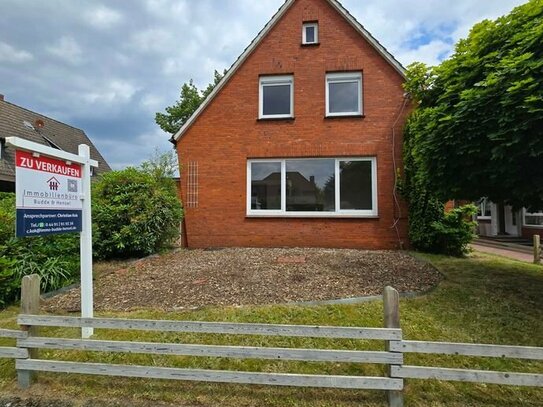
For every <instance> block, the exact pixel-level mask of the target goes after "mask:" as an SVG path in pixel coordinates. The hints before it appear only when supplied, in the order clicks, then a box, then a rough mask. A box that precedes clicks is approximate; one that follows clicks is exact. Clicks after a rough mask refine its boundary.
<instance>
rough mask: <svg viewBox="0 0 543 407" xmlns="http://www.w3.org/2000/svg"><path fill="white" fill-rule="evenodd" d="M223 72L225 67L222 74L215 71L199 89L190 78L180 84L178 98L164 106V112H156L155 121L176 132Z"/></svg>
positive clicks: (218, 80)
mask: <svg viewBox="0 0 543 407" xmlns="http://www.w3.org/2000/svg"><path fill="white" fill-rule="evenodd" d="M225 74H226V69H225V70H224V72H223V73H222V74H221V73H219V72H217V71H215V73H214V78H213V82H211V83H210V84H209V85H207V87H206V88H205V89H203V90H201V91H200V90H199V89H198V88H197V87H196V85H194V82H193V81H192V79H191V80H190V81H189V82H186V83H184V84H183V86H181V94H180V96H179V100H178V101H177V102H175V103H174V104H173V105H172V106H168V107H166V109H165V111H166V112H165V113H160V112H159V113H157V114H156V115H155V121H156V123H157V124H158V125H159V126H160V128H161V129H162V130H164V131H165V132H167V133H170V134H175V133H177V131H178V130H179V129H180V128H181V127H182V126H183V124H185V122H186V121H187V120H188V119H189V117H190V116H191V115H192V114H193V113H194V112H195V111H196V109H198V107H199V106H200V105H201V104H202V102H203V101H204V100H205V98H206V97H207V96H208V95H209V94H210V93H211V92H212V91H213V89H215V86H217V84H218V83H219V82H220V80H221V79H222V78H223V76H224V75H225Z"/></svg>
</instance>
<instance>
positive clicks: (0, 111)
mask: <svg viewBox="0 0 543 407" xmlns="http://www.w3.org/2000/svg"><path fill="white" fill-rule="evenodd" d="M7 137H21V138H23V139H25V140H28V141H32V142H34V143H38V144H43V145H45V146H48V147H53V148H56V149H59V150H63V151H68V152H70V153H73V154H77V153H78V146H79V144H87V145H88V146H89V147H90V154H91V158H92V159H93V160H96V161H98V165H99V166H98V168H96V169H95V170H94V171H93V175H97V174H100V173H102V172H105V171H110V170H111V168H110V167H109V165H108V163H107V162H106V160H105V159H104V157H102V155H101V154H100V152H99V151H98V149H97V148H96V147H95V146H94V144H93V143H92V141H91V140H90V139H89V138H88V137H87V135H86V134H85V132H84V131H83V130H81V129H78V128H75V127H72V126H70V125H68V124H65V123H62V122H59V121H58V120H55V119H51V118H50V117H47V116H44V115H42V114H39V113H36V112H33V111H31V110H28V109H25V108H24V107H21V106H17V105H15V104H13V103H10V102H8V101H6V100H5V98H4V95H0V192H14V191H15V150H14V149H13V148H12V147H9V146H7V145H6V144H5V139H6V138H7ZM55 181H56V179H54V178H53V179H51V180H49V181H48V182H51V186H52V187H54V185H55ZM57 182H58V181H57Z"/></svg>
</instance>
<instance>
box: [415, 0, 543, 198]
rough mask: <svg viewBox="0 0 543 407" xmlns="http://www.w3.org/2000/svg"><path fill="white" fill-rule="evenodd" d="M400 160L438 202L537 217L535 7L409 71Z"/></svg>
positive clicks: (541, 154) (542, 6)
mask: <svg viewBox="0 0 543 407" xmlns="http://www.w3.org/2000/svg"><path fill="white" fill-rule="evenodd" d="M406 89H407V90H408V91H409V92H410V93H411V95H412V96H413V98H414V99H415V100H416V102H417V103H418V108H417V109H416V111H415V113H414V114H413V115H412V116H411V118H410V120H409V122H408V125H407V131H406V133H407V134H408V135H409V143H410V145H411V147H410V148H409V151H408V152H407V153H408V154H409V156H406V157H405V161H406V163H410V164H411V165H412V168H416V171H414V172H412V174H411V176H412V177H413V176H414V177H418V178H419V179H420V178H423V179H424V183H425V187H427V188H428V189H429V190H431V191H432V193H434V194H435V196H436V197H438V198H439V199H451V198H455V199H469V200H476V199H478V198H479V197H481V196H486V197H488V198H489V199H491V200H492V201H494V202H505V203H509V204H512V205H513V206H515V207H522V206H526V207H531V208H533V209H543V0H531V1H529V2H528V3H526V4H524V5H522V6H519V7H517V8H515V9H514V10H513V11H512V12H511V13H510V14H508V15H506V16H503V17H500V18H498V19H497V20H495V21H488V20H485V21H483V22H481V23H479V24H477V25H475V26H474V27H473V28H472V30H471V32H470V34H469V36H468V38H467V39H464V40H461V41H460V42H459V43H458V44H457V45H456V50H455V53H454V54H453V55H452V56H451V58H449V59H448V60H446V61H444V62H443V63H442V64H441V65H439V66H437V67H434V68H429V67H426V66H424V65H423V64H420V63H417V64H413V65H411V66H410V67H409V69H408V80H407V83H406Z"/></svg>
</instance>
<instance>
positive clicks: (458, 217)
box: [409, 200, 477, 257]
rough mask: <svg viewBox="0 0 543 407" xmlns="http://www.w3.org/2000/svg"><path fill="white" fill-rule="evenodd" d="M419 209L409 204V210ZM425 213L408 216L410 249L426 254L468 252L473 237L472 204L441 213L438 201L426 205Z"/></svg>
mask: <svg viewBox="0 0 543 407" xmlns="http://www.w3.org/2000/svg"><path fill="white" fill-rule="evenodd" d="M417 206H419V205H418V204H417V203H412V204H411V205H410V208H413V209H415V208H416V207H417ZM427 207H431V209H429V210H427V211H420V210H419V211H417V210H414V211H413V213H410V214H409V238H410V242H411V244H412V246H413V247H414V248H415V249H417V250H420V251H424V252H428V253H439V254H446V255H449V256H458V257H459V256H463V255H465V254H467V253H468V250H469V246H468V245H469V243H470V242H471V241H472V240H473V238H474V236H475V235H474V231H475V226H476V223H475V222H473V221H471V218H472V216H473V215H474V214H475V213H476V212H477V208H476V207H475V206H474V205H464V206H461V207H459V208H454V209H452V210H450V211H449V212H444V205H443V204H442V203H440V202H439V201H437V200H434V201H433V202H432V203H430V204H429V205H427Z"/></svg>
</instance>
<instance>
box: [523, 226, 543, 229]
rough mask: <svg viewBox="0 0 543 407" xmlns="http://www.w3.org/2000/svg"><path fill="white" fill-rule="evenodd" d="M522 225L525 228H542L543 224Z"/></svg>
mask: <svg viewBox="0 0 543 407" xmlns="http://www.w3.org/2000/svg"><path fill="white" fill-rule="evenodd" d="M522 227H523V228H527V229H543V225H522Z"/></svg>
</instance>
